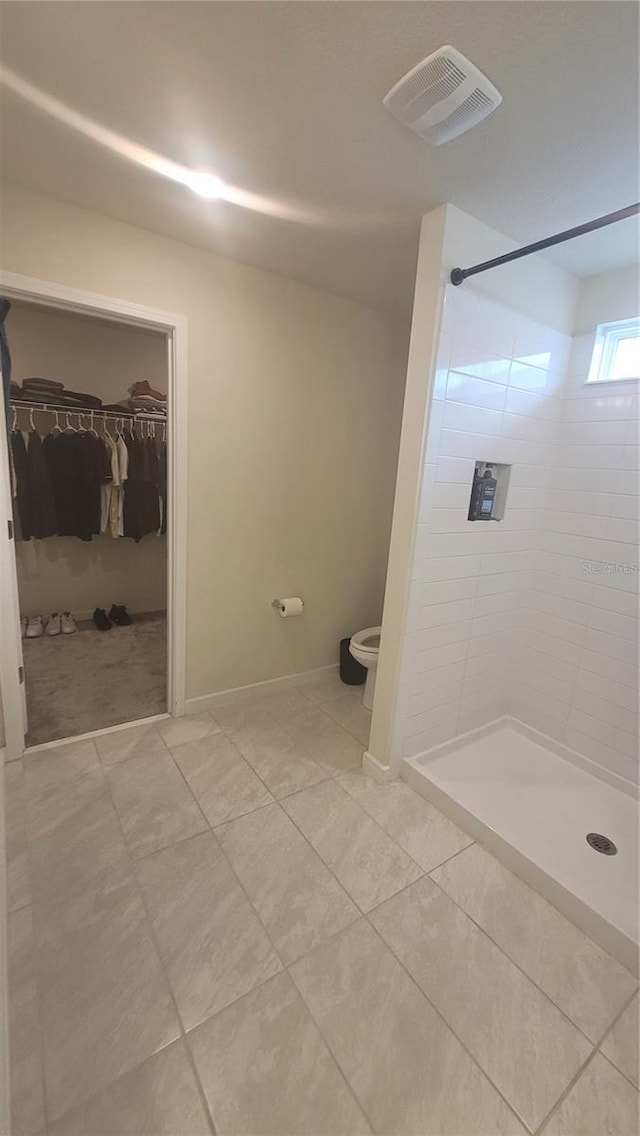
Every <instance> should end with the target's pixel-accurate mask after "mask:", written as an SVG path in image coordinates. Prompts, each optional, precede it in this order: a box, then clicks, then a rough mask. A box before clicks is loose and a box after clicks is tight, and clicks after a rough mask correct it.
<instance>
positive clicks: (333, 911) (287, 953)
mask: <svg viewBox="0 0 640 1136" xmlns="http://www.w3.org/2000/svg"><path fill="white" fill-rule="evenodd" d="M216 835H217V836H218V837H219V839H220V842H221V844H222V847H223V848H224V850H225V852H226V853H227V855H228V857H229V859H230V860H231V863H232V865H233V867H234V869H235V871H236V872H237V874H238V876H239V878H240V880H241V882H242V884H243V885H244V887H245V888H246V891H247V893H248V895H249V897H250V899H251V902H252V903H253V905H254V907H255V908H256V911H257V912H258V914H259V916H260V918H261V920H262V922H263V923H264V925H265V927H266V928H267V931H268V932H269V935H270V936H271V939H272V940H273V942H274V944H275V946H276V948H277V950H278V951H279V953H280V955H281V957H282V959H283V961H284V962H285V964H288V963H290V962H292V961H293V959H296V958H299V957H300V955H303V954H305V953H306V951H309V950H311V948H312V947H314V946H315V945H316V944H317V943H319V942H321V940H322V939H324V938H327V936H329V935H333V934H335V932H336V931H339V930H340V929H341V928H342V927H345V926H346V925H347V923H350V922H351V921H352V920H353V919H355V918H356V916H357V909H356V908H355V907H354V905H353V904H352V902H351V900H350V899H349V897H348V896H347V895H346V893H345V892H344V891H343V890H342V888H341V887H340V885H339V884H338V883H337V882H336V880H335V879H334V878H333V876H332V875H331V873H330V872H329V871H328V869H327V868H326V867H325V865H324V864H323V863H322V860H321V859H320V858H319V856H317V855H316V853H315V852H314V851H313V849H312V848H310V847H309V845H308V844H307V842H306V840H305V839H304V837H302V836H301V835H300V833H299V832H298V830H297V828H296V827H295V825H294V824H293V823H292V822H291V821H290V820H289V818H288V817H287V816H286V815H285V813H284V812H283V811H282V809H281V808H280V806H279V805H268V806H267V807H266V808H264V809H258V811H257V812H255V813H249V814H248V815H247V816H244V817H240V819H239V820H232V821H230V822H229V823H228V824H225V825H222V827H221V828H218V829H216Z"/></svg>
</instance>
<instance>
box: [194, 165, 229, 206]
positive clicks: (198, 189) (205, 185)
mask: <svg viewBox="0 0 640 1136" xmlns="http://www.w3.org/2000/svg"><path fill="white" fill-rule="evenodd" d="M185 184H186V185H188V186H189V189H192V190H193V192H194V193H197V194H198V197H206V198H208V199H209V200H212V199H213V198H215V197H222V196H223V194H224V189H225V186H224V182H223V181H222V179H221V178H219V177H215V175H214V174H207V173H191V172H187V174H186V177H185Z"/></svg>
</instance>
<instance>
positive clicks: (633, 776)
mask: <svg viewBox="0 0 640 1136" xmlns="http://www.w3.org/2000/svg"><path fill="white" fill-rule="evenodd" d="M565 743H566V745H568V746H569V747H570V748H571V749H574V750H575V751H576V752H577V753H579V754H582V755H583V756H584V757H588V758H589V759H590V760H591V761H594V762H595V763H596V764H597V765H601V766H602V767H603V768H604V769H608V770H609V771H610V772H611V773H617V774H618V776H619V777H625V778H626V779H627V780H628V781H631V782H632V783H633V784H635V785H637V784H638V759H637V757H629V755H628V754H623V753H620V752H619V751H618V750H616V749H614V748H613V746H608V745H605V744H604V743H603V742H601V741H598V740H597V739H596V738H592V737H589V736H588V734H585V733H583V732H581V731H580V730H578V729H576V728H575V727H573V726H571V725H569V726H567V731H566V734H565Z"/></svg>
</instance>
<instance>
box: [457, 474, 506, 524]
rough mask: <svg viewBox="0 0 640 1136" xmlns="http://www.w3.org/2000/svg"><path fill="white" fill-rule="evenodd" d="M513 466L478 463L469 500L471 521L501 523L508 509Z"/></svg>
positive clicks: (468, 518)
mask: <svg viewBox="0 0 640 1136" xmlns="http://www.w3.org/2000/svg"><path fill="white" fill-rule="evenodd" d="M510 477H511V466H510V465H504V464H502V463H501V462H492V461H477V462H476V463H475V469H474V471H473V481H472V483H471V496H470V498H469V512H468V514H467V520H469V521H501V520H502V518H503V517H504V512H505V509H506V507H507V495H508V492H509V478H510Z"/></svg>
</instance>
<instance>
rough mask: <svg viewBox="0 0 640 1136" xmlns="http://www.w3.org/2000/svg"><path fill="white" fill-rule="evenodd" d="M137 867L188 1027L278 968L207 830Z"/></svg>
mask: <svg viewBox="0 0 640 1136" xmlns="http://www.w3.org/2000/svg"><path fill="white" fill-rule="evenodd" d="M136 871H137V875H138V879H139V881H140V885H141V888H142V894H143V897H144V900H145V902H146V904H147V908H148V910H149V914H150V916H151V920H152V922H153V926H154V928H155V932H156V936H157V939H158V945H159V947H160V952H161V954H162V957H163V959H164V962H165V965H166V968H167V974H168V976H169V982H170V983H171V987H172V989H173V993H174V995H175V999H176V1002H177V1005H178V1010H179V1012H180V1016H181V1018H182V1021H183V1024H184V1027H185V1029H192V1027H193V1026H195V1025H198V1024H199V1023H200V1022H201V1021H203V1019H204V1018H208V1017H210V1015H211V1014H215V1013H216V1012H217V1011H218V1010H221V1009H223V1007H225V1006H228V1005H229V1004H230V1003H231V1002H234V1001H235V1000H236V999H237V998H239V997H241V995H242V994H246V993H247V991H248V990H251V989H252V988H253V987H254V986H257V985H258V984H259V983H260V982H264V980H265V979H266V978H270V977H271V976H272V975H274V974H276V973H277V972H278V971H279V970H281V969H282V964H281V963H280V961H279V959H278V957H277V955H276V953H275V951H274V950H273V947H272V946H271V943H270V942H269V939H268V937H267V934H266V932H265V930H264V928H263V926H262V924H261V923H260V920H259V919H258V917H257V915H256V913H255V911H254V910H253V908H252V906H251V904H250V903H249V900H248V899H247V897H246V895H245V894H244V892H243V890H242V888H241V887H240V885H239V883H238V881H237V879H236V878H235V876H234V874H233V872H232V871H231V868H230V867H229V864H228V862H227V859H226V857H225V856H224V855H223V853H222V851H221V849H220V845H219V844H218V841H217V840H216V838H215V836H214V835H213V833H212V832H205V833H203V834H202V835H201V836H194V837H193V838H192V839H191V840H183V841H182V842H181V843H180V844H176V845H174V846H173V847H172V848H165V849H164V850H163V851H162V852H156V853H155V855H153V856H146V857H145V858H144V860H139V861H138V862H137V864H136Z"/></svg>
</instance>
